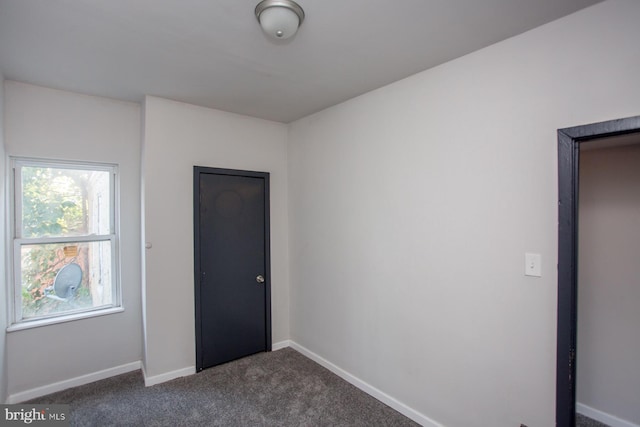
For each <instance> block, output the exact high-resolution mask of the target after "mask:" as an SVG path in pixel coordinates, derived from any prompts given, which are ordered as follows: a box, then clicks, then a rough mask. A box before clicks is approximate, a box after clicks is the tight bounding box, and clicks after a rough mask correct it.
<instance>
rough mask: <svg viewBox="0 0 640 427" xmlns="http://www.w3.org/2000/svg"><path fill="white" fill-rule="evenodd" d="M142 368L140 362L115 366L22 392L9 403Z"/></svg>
mask: <svg viewBox="0 0 640 427" xmlns="http://www.w3.org/2000/svg"><path fill="white" fill-rule="evenodd" d="M140 366H141V364H140V361H137V362H131V363H126V364H124V365H120V366H115V367H113V368H109V369H103V370H102V371H98V372H93V373H91V374H86V375H81V376H79V377H75V378H71V379H68V380H64V381H59V382H56V383H53V384H48V385H44V386H41V387H36V388H32V389H30V390H25V391H21V392H19V393H13V394H10V395H9V396H8V397H7V403H8V404H11V403H21V402H25V401H27V400H31V399H36V398H38V397H42V396H46V395H47V394H51V393H55V392H58V391H62V390H66V389H68V388H71V387H78V386H81V385H85V384H89V383H92V382H94V381H100V380H104V379H107V378H110V377H113V376H116V375H120V374H125V373H127V372H131V371H136V370H138V369H140Z"/></svg>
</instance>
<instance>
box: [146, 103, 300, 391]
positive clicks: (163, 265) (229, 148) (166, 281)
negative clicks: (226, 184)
mask: <svg viewBox="0 0 640 427" xmlns="http://www.w3.org/2000/svg"><path fill="white" fill-rule="evenodd" d="M144 108H145V118H144V122H145V124H144V135H145V136H144V143H143V144H144V147H143V178H142V179H143V185H144V187H145V191H144V205H145V207H144V223H145V225H144V232H145V240H146V241H147V242H150V243H151V244H152V245H153V247H152V248H151V249H149V250H147V251H146V257H145V259H144V262H145V275H146V278H145V285H144V287H145V290H144V291H143V292H144V298H145V311H146V316H145V341H146V342H145V345H146V356H145V357H146V358H145V362H144V364H145V373H146V375H147V380H148V381H149V379H150V378H152V379H154V378H159V377H161V378H162V379H167V378H170V377H171V376H174V375H178V374H187V373H189V372H191V371H192V370H193V369H194V366H195V318H194V291H193V289H194V278H193V262H194V261H193V166H195V165H197V166H209V167H221V168H230V169H243V170H255V171H264V172H269V173H270V174H271V177H270V178H271V179H270V181H271V268H272V270H271V272H272V277H271V278H272V281H271V303H272V328H273V329H272V333H273V342H278V341H281V340H285V339H288V338H289V284H288V269H287V266H288V249H287V248H288V230H287V227H288V216H287V161H286V137H287V128H286V126H285V125H283V124H280V123H275V122H269V121H265V120H259V119H254V118H250V117H246V116H240V115H235V114H230V113H224V112H221V111H216V110H211V109H207V108H202V107H196V106H193V105H188V104H183V103H179V102H173V101H168V100H165V99H161V98H155V97H147V98H146V102H145V107H144ZM154 381H155V380H152V381H151V382H154Z"/></svg>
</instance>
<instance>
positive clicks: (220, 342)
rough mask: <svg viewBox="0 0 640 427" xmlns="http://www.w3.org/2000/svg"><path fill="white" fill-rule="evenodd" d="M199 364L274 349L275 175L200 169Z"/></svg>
mask: <svg viewBox="0 0 640 427" xmlns="http://www.w3.org/2000/svg"><path fill="white" fill-rule="evenodd" d="M194 195H195V197H194V205H195V206H194V219H195V221H194V227H195V248H194V249H195V274H196V277H195V279H196V280H195V281H196V283H195V287H196V288H195V297H196V301H195V303H196V307H195V309H196V358H197V360H196V368H197V370H198V371H200V370H202V369H205V368H208V367H211V366H214V365H218V364H220V363H224V362H228V361H230V360H234V359H238V358H240V357H244V356H247V355H250V354H253V353H258V352H261V351H268V350H271V316H270V305H271V304H270V285H269V283H270V281H269V214H268V213H269V174H268V173H264V172H247V171H236V170H228V169H213V168H202V167H195V168H194Z"/></svg>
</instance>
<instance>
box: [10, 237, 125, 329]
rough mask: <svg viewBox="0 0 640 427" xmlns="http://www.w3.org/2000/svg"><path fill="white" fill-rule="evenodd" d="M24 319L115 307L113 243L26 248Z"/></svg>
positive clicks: (23, 248) (23, 261)
mask: <svg viewBox="0 0 640 427" xmlns="http://www.w3.org/2000/svg"><path fill="white" fill-rule="evenodd" d="M20 249H21V250H20V252H21V260H20V261H21V267H22V278H21V280H22V289H21V291H22V318H23V319H28V318H33V317H39V316H47V315H51V314H60V313H64V312H67V311H76V310H86V309H91V308H95V307H102V306H105V305H111V304H112V303H113V301H114V296H113V295H112V289H113V287H112V280H113V277H112V272H111V249H112V248H111V241H109V240H107V241H102V242H83V243H55V244H37V245H23V246H21V248H20Z"/></svg>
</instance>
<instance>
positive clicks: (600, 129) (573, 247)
mask: <svg viewBox="0 0 640 427" xmlns="http://www.w3.org/2000/svg"><path fill="white" fill-rule="evenodd" d="M637 132H640V116H635V117H628V118H624V119H617V120H610V121H606V122H600V123H593V124H588V125H582V126H575V127H570V128H565V129H558V329H557V332H558V335H557V359H556V426H557V427H573V426H574V425H575V414H576V340H577V338H576V337H577V335H576V333H577V319H578V189H579V187H578V184H579V183H578V179H579V175H578V174H579V167H580V164H579V161H580V158H579V154H580V144H581V143H583V142H586V141H591V140H594V139H599V138H606V137H610V136H616V135H624V134H630V133H637Z"/></svg>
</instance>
